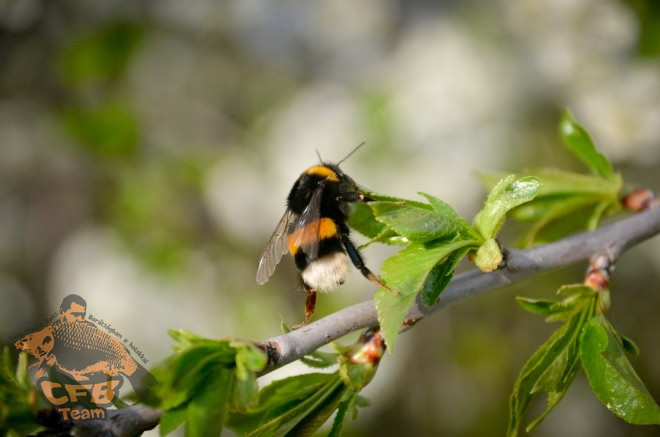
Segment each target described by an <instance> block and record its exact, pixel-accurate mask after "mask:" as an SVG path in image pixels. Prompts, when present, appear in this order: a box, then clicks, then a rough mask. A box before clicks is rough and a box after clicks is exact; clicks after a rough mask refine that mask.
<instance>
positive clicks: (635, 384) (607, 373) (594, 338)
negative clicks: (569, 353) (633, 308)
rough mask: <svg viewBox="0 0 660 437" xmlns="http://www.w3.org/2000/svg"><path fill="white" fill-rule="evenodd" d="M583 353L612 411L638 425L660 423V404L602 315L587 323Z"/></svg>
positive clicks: (597, 388)
mask: <svg viewBox="0 0 660 437" xmlns="http://www.w3.org/2000/svg"><path fill="white" fill-rule="evenodd" d="M580 357H581V359H582V366H583V367H584V372H585V374H586V375H587V379H588V380H589V384H590V385H591V388H592V390H593V391H594V393H595V394H596V396H597V397H598V399H600V401H601V402H602V403H603V405H605V406H606V407H607V408H608V409H609V410H610V411H611V412H612V413H614V414H616V415H617V416H619V417H620V418H622V419H623V420H625V421H626V422H628V423H632V424H635V425H651V424H656V425H657V424H660V407H658V404H657V403H656V402H655V400H654V399H653V397H651V394H650V393H649V391H648V390H647V388H646V386H645V385H644V383H643V382H642V380H641V379H640V378H639V376H638V375H637V373H636V372H635V370H634V369H633V367H632V365H631V364H630V362H629V361H628V358H626V355H625V353H624V349H623V346H622V344H621V343H620V342H619V341H618V340H617V334H616V332H615V331H614V328H612V326H611V325H610V324H609V322H608V321H607V320H606V319H605V317H603V316H602V315H599V316H598V317H595V318H594V319H592V320H591V321H590V322H589V323H588V324H587V325H586V326H585V328H584V331H583V333H582V342H581V347H580Z"/></svg>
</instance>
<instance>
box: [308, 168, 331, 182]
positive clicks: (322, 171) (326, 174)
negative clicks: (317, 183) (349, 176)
mask: <svg viewBox="0 0 660 437" xmlns="http://www.w3.org/2000/svg"><path fill="white" fill-rule="evenodd" d="M305 173H307V174H314V175H317V176H321V177H323V178H325V179H327V180H329V181H334V182H338V181H339V177H338V176H337V173H335V172H334V170H332V169H331V168H328V167H326V166H325V165H315V166H314V167H310V168H308V169H307V170H305Z"/></svg>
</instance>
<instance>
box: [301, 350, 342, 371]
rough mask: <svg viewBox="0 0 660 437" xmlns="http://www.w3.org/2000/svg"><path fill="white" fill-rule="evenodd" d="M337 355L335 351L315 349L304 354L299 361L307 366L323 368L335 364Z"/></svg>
mask: <svg viewBox="0 0 660 437" xmlns="http://www.w3.org/2000/svg"><path fill="white" fill-rule="evenodd" d="M338 356H339V354H336V353H331V352H319V351H315V352H312V353H310V354H308V355H305V356H304V357H302V358H301V359H300V361H301V362H302V363H303V364H306V365H308V366H309V367H314V368H317V369H324V368H327V367H332V366H334V365H336V364H337V357H338Z"/></svg>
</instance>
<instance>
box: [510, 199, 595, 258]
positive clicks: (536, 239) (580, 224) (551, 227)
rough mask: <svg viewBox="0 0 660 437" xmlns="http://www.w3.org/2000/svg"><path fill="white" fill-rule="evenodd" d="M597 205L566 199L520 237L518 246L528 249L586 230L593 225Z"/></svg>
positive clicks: (590, 201) (586, 200) (580, 200)
mask: <svg viewBox="0 0 660 437" xmlns="http://www.w3.org/2000/svg"><path fill="white" fill-rule="evenodd" d="M599 205H600V204H598V203H595V202H593V199H589V198H585V197H577V196H576V197H572V198H568V199H566V200H565V202H564V203H563V204H561V203H557V204H555V205H554V207H553V208H552V209H551V210H549V211H548V212H547V214H546V215H545V217H543V218H541V219H539V220H538V221H537V222H536V223H534V225H533V226H532V227H530V229H529V230H528V231H527V232H526V233H525V234H524V235H523V236H522V237H521V239H520V241H519V243H518V245H519V246H520V247H530V246H532V245H533V244H542V243H549V242H552V241H556V240H557V239H559V238H562V237H564V236H566V235H569V234H571V233H574V232H577V231H580V230H584V229H588V227H589V226H592V225H593V224H594V216H595V214H596V212H597V209H599V208H600V206H599ZM598 218H600V217H598ZM596 224H597V222H596Z"/></svg>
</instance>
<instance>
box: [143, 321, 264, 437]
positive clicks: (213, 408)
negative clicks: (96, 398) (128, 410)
mask: <svg viewBox="0 0 660 437" xmlns="http://www.w3.org/2000/svg"><path fill="white" fill-rule="evenodd" d="M169 334H170V336H172V338H174V339H175V340H176V343H175V345H174V347H173V349H174V351H175V353H174V354H173V355H172V356H171V357H169V358H168V359H167V360H166V361H165V363H163V364H162V365H161V366H159V367H158V368H156V369H154V370H153V372H154V374H155V375H157V377H158V380H159V384H158V385H156V386H155V387H154V388H153V390H152V395H153V396H152V398H151V399H149V403H150V404H152V405H155V406H157V407H159V408H161V409H162V410H163V414H164V416H163V418H164V421H165V422H164V426H163V427H162V428H161V432H162V433H163V434H167V433H169V432H171V431H172V430H174V429H176V428H177V427H178V426H179V425H181V424H182V423H183V422H185V423H186V434H187V435H192V436H198V435H199V436H206V435H219V434H220V431H221V430H222V427H223V424H224V420H225V415H226V412H227V410H228V408H229V407H230V405H231V407H232V409H238V410H246V409H248V408H250V407H251V406H253V405H254V403H255V401H256V399H257V395H258V387H257V382H256V372H258V371H260V370H263V368H264V367H265V366H266V364H267V357H266V354H265V353H264V352H263V351H262V350H261V349H260V348H258V347H257V346H256V345H255V344H254V343H252V342H247V341H239V340H232V339H221V340H212V339H206V338H203V337H200V336H198V335H195V334H193V333H191V332H187V331H184V330H170V331H169Z"/></svg>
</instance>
